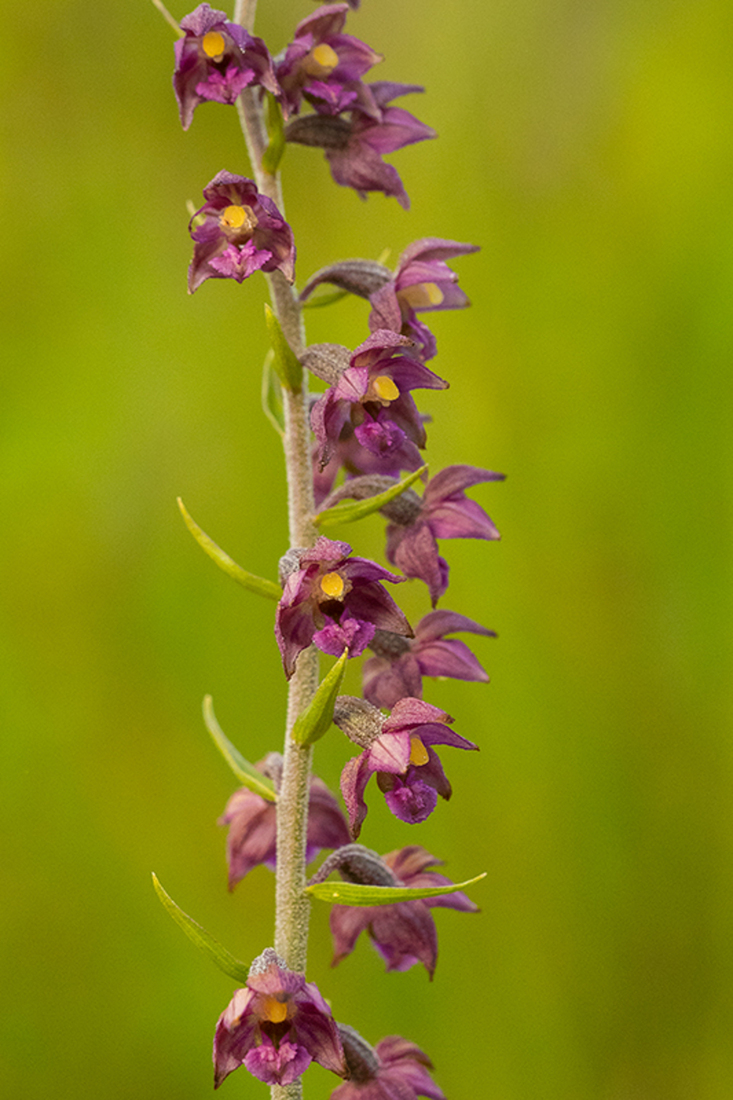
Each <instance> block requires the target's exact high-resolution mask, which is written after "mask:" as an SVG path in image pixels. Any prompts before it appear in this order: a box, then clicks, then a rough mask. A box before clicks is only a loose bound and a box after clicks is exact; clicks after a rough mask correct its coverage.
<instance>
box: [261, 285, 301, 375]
mask: <svg viewBox="0 0 733 1100" xmlns="http://www.w3.org/2000/svg"><path fill="white" fill-rule="evenodd" d="M265 320H266V321H267V332H268V335H269V337H270V344H271V345H272V350H273V353H274V355H273V359H272V365H273V367H274V368H275V370H276V372H277V376H278V378H279V379H280V382H281V383H282V385H283V386H284V387H285V388H286V389H288V390H291V391H292V392H293V393H300V390H301V388H302V385H303V367H302V366H301V364H300V361H299V360H298V359H297V357H296V356H295V354H294V352H293V349H292V348H291V347H290V344H289V343H288V342H287V340H286V339H285V336H284V335H283V330H282V329H281V328H280V322H279V321H278V319H277V317H276V316H275V314H274V313H273V311H272V310H271V309H270V307H269V306H268V305H267V304H265Z"/></svg>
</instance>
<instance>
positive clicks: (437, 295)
mask: <svg viewBox="0 0 733 1100" xmlns="http://www.w3.org/2000/svg"><path fill="white" fill-rule="evenodd" d="M477 251H478V245H475V244H460V243H459V242H458V241H445V240H441V238H440V237H424V238H423V239H422V240H420V241H414V242H413V244H411V245H410V246H409V247H408V248H406V249H405V251H404V252H403V253H402V255H401V256H400V260H399V263H398V265H397V270H396V272H395V274H394V278H393V279H392V280H391V281H390V282H389V283H387V285H386V286H383V287H381V288H380V289H379V290H377V291H375V293H373V294H372V295H371V296H370V299H369V300H370V302H371V306H372V312H371V314H370V315H369V328H370V330H371V331H372V332H374V331H376V330H377V329H384V328H386V329H391V330H392V331H393V332H401V333H402V334H403V335H404V336H409V337H410V338H411V339H412V340H414V341H415V343H416V344H417V345H418V347H419V348H420V351H421V353H422V356H423V358H424V359H431V358H432V357H433V356H434V355H435V353H436V350H437V349H436V346H435V337H434V336H433V334H432V332H431V331H430V329H429V328H428V327H427V325H425V324H424V323H423V322H422V321H420V320H418V318H417V314H418V313H423V312H426V311H428V310H437V309H462V308H463V307H464V306H467V305H469V304H470V303H469V301H468V298H467V297H466V295H465V294H464V293H463V291H462V290H461V289H460V287H459V286H457V282H458V276H457V275H456V274H455V272H454V271H451V269H450V268H449V267H448V265H447V264H446V262H445V261H446V260H449V259H451V257H453V256H465V255H466V254H467V253H469V252H477Z"/></svg>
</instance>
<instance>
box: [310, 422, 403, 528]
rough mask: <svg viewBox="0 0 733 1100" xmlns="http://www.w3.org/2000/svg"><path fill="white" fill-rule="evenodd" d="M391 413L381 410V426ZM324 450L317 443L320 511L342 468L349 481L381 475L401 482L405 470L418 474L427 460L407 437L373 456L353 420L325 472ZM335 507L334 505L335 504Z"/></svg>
mask: <svg viewBox="0 0 733 1100" xmlns="http://www.w3.org/2000/svg"><path fill="white" fill-rule="evenodd" d="M387 412H388V410H384V409H382V410H380V412H378V413H377V415H376V420H377V422H378V423H379V422H380V420H381V419H383V418H384V416H385V415H386V413H387ZM320 451H321V448H320V447H319V446H318V443H316V446H315V447H314V450H313V491H314V494H315V502H316V507H317V508H320V507H321V506H322V505H323V503H324V501H325V500H326V497H328V496H329V494H330V493H331V490H332V489H333V485H334V482H335V480H336V476H337V474H338V472H339V470H341V469H342V468H343V469H344V470H345V471H346V473H347V475H348V477H349V478H353V477H355V476H359V475H361V474H380V475H383V476H388V477H392V478H394V479H395V480H399V477H400V473H401V471H402V470H417V469H419V468H420V466H422V464H423V457H422V455H421V454H420V452H419V450H418V449H417V446H416V445H415V444H414V443H413V442H412V440H411V439H408V438H407V436H405V437H404V439H403V440H402V441H401V442H400V443H398V445H397V446H396V447H394V448H393V449H392V450H389V451H385V452H384V453H382V454H373V453H372V452H371V451H368V450H367V449H366V447H362V445H361V443H360V442H359V440H358V439H357V437H356V435H355V434H354V426H353V424H352V423H351V420H350V419H349V420H347V421H346V423H345V424H344V426H343V428H342V429H341V433H340V435H339V437H338V440H337V441H336V445H335V447H334V449H333V451H332V452H331V457H330V458H329V460H328V462H327V463H326V465H325V466H324V467H323V469H321V467H320V463H319V461H318V456H319V454H320ZM331 503H333V502H331Z"/></svg>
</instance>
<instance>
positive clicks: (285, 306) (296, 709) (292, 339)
mask: <svg viewBox="0 0 733 1100" xmlns="http://www.w3.org/2000/svg"><path fill="white" fill-rule="evenodd" d="M255 9H256V0H237V3H236V7H235V13H234V18H235V21H237V22H239V23H241V24H242V25H243V26H244V27H245V28H246V29H247V30H248V31H250V33H251V32H252V29H253V26H254V16H255ZM237 110H238V113H239V120H240V123H241V126H242V131H243V133H244V138H245V142H246V144H247V151H248V153H249V158H250V162H251V165H252V172H253V175H254V179H255V182H256V184H257V189H258V190H259V191H260V192H261V193H262V194H265V195H267V196H268V198H270V199H272V200H273V202H274V203H275V204H276V205H277V207H278V209H279V210H280V212H281V213H282V214H283V216H284V214H285V211H284V204H283V196H282V187H281V183H280V174H279V173H276V174H275V175H271V174H270V173H269V172H267V171H265V170H264V168H263V167H262V156H263V154H264V152H265V149H266V148H267V132H266V128H265V123H264V117H263V110H262V101H261V99H260V98H259V96H258V93H257V92H255V91H254V90H252V89H245V90H244V92H243V93H242V95H241V96H240V97H239V99H238V101H237ZM267 278H268V283H269V288H270V298H271V300H272V308H273V310H274V312H275V315H276V316H277V319H278V321H279V322H280V325H281V327H282V330H283V333H284V335H285V338H286V340H287V341H288V343H289V344H290V346H291V348H292V349H293V351H294V352H295V354H296V355H298V356H299V355H300V354H302V352H303V350H304V348H305V331H304V326H303V319H302V313H301V309H300V305H299V303H298V299H297V296H296V294H295V291H294V290H293V288H292V287H291V286H290V285H289V283H288V282H287V280H286V279H285V278H284V276H283V274H282V272H280V271H274V272H273V273H272V274H271V275H268V277H267ZM283 402H284V413H285V436H284V450H285V467H286V474H287V484H288V533H289V542H290V546H298V547H310V546H313V544H314V542H315V540H316V529H315V527H314V526H313V522H312V516H313V513H314V511H315V505H314V501H313V477H312V466H311V443H310V427H309V418H308V389H307V378H306V377H304V379H303V388H302V390H301V391H300V392H299V393H293V392H291V391H289V390H284V393H283ZM317 686H318V653H317V650H316V649H315V648H314V647H313V646H311V647H310V649H308V650H306V651H305V652H303V653H301V654H300V657H299V658H298V663H297V667H296V669H295V673H294V674H293V677H292V679H291V681H290V685H289V690H288V708H287V719H286V728H285V748H284V753H283V755H284V764H283V772H282V780H281V785H280V792H279V795H278V807H277V875H276V886H275V944H274V946H275V950H276V951H277V953H278V954H279V955H281V956H282V958H283V959H284V960H285V962H286V964H287V965H288V967H289V968H290V969H291V970H298V971H301V972H303V973H304V972H305V969H306V964H307V956H308V921H309V916H310V901H309V899H308V896H307V895H306V894H305V893H304V888H305V884H306V879H305V848H306V835H307V826H308V790H309V783H310V771H311V757H312V753H313V750H312V748H311V747H304V746H301V745H296V744H295V743H294V742H293V741H292V739H291V737H290V731H291V730H292V728H293V723H294V722H295V719H296V718H297V717H298V715H299V714H300V713H301V711H303V710H304V709H305V707H306V706H307V705H308V703H309V702H310V701H311V699H312V698H313V695H314V693H315V690H316V688H317ZM302 1094H303V1093H302V1084H301V1079H299V1080H298V1081H296V1082H294V1083H293V1084H292V1085H286V1086H281V1085H273V1086H272V1100H300V1097H302Z"/></svg>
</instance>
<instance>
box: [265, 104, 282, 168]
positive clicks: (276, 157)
mask: <svg viewBox="0 0 733 1100" xmlns="http://www.w3.org/2000/svg"><path fill="white" fill-rule="evenodd" d="M265 125H266V126H267V136H268V138H269V139H270V140H269V142H268V144H267V148H266V149H265V152H264V153H263V155H262V167H263V168H264V169H265V171H266V172H269V173H270V175H271V176H274V175H275V173H276V172H277V169H278V165H279V164H280V161H281V160H282V158H283V153H284V152H285V132H284V127H283V113H282V111H281V110H280V104H279V103H278V101H277V100H276V99H275V97H274V96H273V95H270V94H269V93H268V94H267V96H266V97H265Z"/></svg>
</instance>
